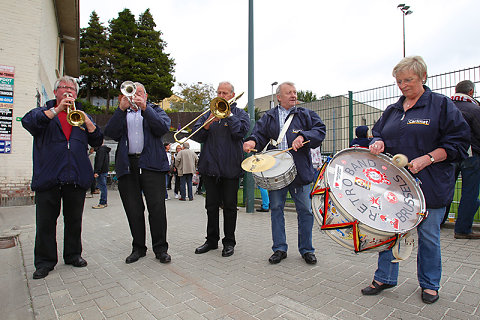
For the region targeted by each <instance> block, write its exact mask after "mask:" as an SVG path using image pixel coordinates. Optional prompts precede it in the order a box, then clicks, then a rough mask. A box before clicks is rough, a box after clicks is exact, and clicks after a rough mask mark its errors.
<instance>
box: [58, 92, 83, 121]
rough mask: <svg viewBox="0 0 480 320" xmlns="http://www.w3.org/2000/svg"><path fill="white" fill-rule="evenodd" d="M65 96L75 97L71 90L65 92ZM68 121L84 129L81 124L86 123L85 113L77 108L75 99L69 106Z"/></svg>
mask: <svg viewBox="0 0 480 320" xmlns="http://www.w3.org/2000/svg"><path fill="white" fill-rule="evenodd" d="M63 96H64V97H68V98H70V97H73V95H72V94H71V93H70V92H65V93H64V94H63ZM67 122H68V123H69V124H70V125H71V126H74V127H80V129H83V128H82V127H81V125H83V124H84V123H85V115H84V114H83V113H82V112H80V111H78V110H77V109H76V108H75V101H73V102H72V103H71V104H69V105H68V107H67ZM84 130H85V129H84Z"/></svg>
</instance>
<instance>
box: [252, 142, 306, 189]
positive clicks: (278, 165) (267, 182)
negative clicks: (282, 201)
mask: <svg viewBox="0 0 480 320" xmlns="http://www.w3.org/2000/svg"><path fill="white" fill-rule="evenodd" d="M281 151H282V150H278V149H273V150H268V151H266V152H265V154H267V155H270V156H273V155H274V154H277V153H279V152H281ZM274 158H275V165H274V166H273V167H272V168H270V169H268V170H265V171H262V172H252V175H253V179H254V180H255V183H256V184H257V185H258V186H260V187H261V188H263V189H266V190H279V189H282V188H284V187H286V186H288V185H289V184H290V183H292V182H293V180H295V177H296V176H297V168H296V167H295V163H294V161H293V156H292V155H291V154H290V153H289V152H288V151H286V152H282V153H280V154H279V155H276V156H275V157H274Z"/></svg>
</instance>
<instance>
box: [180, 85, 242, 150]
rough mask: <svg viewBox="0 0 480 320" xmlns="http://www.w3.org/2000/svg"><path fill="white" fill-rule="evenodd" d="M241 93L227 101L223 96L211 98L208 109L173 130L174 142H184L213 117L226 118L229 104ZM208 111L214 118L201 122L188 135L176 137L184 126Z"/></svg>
mask: <svg viewBox="0 0 480 320" xmlns="http://www.w3.org/2000/svg"><path fill="white" fill-rule="evenodd" d="M242 95H243V92H242V93H240V94H239V95H238V96H236V97H234V98H232V99H231V100H229V101H227V100H226V99H224V98H221V97H216V98H215V99H213V100H212V101H210V108H209V109H208V110H205V111H204V112H202V114H200V115H199V116H198V117H196V118H195V119H193V120H192V121H190V122H189V123H188V124H187V125H186V126H184V127H183V128H181V129H180V130H178V131H177V132H175V134H174V135H173V138H174V139H175V141H176V142H178V143H184V142H185V141H187V140H188V139H190V138H191V137H192V136H193V135H194V134H195V133H197V132H198V131H200V129H202V128H203V127H205V126H206V125H207V124H209V123H210V122H212V121H213V120H214V119H215V118H219V119H223V118H226V117H228V116H229V115H230V113H231V111H230V109H231V108H230V106H231V105H232V104H233V103H234V102H235V101H237V100H238V99H240V97H241V96H242ZM208 111H210V112H211V113H212V114H213V115H214V116H215V118H211V119H209V120H207V121H205V123H204V124H202V125H201V126H200V127H199V128H198V129H197V130H195V132H193V133H191V134H190V135H189V136H188V137H184V138H182V139H180V140H178V139H177V134H179V133H180V132H181V131H182V130H185V129H186V128H188V127H189V126H190V125H191V124H192V123H195V122H196V121H197V120H198V119H200V117H201V116H203V115H204V114H205V113H207V112H208Z"/></svg>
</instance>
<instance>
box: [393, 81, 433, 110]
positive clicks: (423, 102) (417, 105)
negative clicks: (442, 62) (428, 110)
mask: <svg viewBox="0 0 480 320" xmlns="http://www.w3.org/2000/svg"><path fill="white" fill-rule="evenodd" d="M423 89H425V92H424V93H423V94H422V95H421V96H420V98H418V100H417V102H416V103H415V105H414V106H413V107H412V108H420V107H424V106H426V105H427V102H428V100H429V98H430V95H431V94H432V90H430V88H429V87H427V86H426V85H423ZM405 99H406V97H405V96H403V95H402V96H401V97H400V99H398V101H397V103H395V105H394V107H395V108H397V109H402V111H403V102H404V101H405Z"/></svg>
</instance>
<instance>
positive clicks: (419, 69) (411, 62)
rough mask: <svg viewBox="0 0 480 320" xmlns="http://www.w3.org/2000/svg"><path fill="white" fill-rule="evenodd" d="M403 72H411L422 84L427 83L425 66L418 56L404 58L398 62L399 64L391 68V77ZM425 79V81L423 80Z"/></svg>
mask: <svg viewBox="0 0 480 320" xmlns="http://www.w3.org/2000/svg"><path fill="white" fill-rule="evenodd" d="M405 70H411V71H413V73H415V74H416V75H417V76H418V77H419V78H420V80H422V83H425V82H426V81H427V76H428V75H427V64H426V63H425V61H424V60H423V58H422V57H420V56H411V57H406V58H403V59H402V60H400V62H399V63H398V64H397V65H396V66H395V67H394V68H393V71H392V75H393V76H394V77H396V76H397V73H399V72H401V71H405ZM423 77H425V79H424V78H423Z"/></svg>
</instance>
